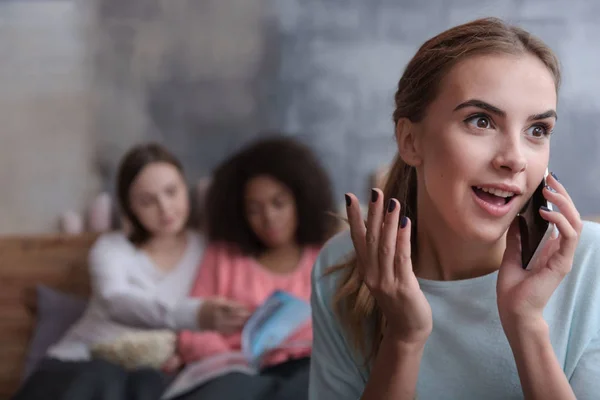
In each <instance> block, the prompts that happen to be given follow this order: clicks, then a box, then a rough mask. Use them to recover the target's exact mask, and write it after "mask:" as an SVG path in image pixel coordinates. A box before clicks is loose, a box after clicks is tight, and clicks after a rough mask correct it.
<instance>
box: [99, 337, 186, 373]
mask: <svg viewBox="0 0 600 400" xmlns="http://www.w3.org/2000/svg"><path fill="white" fill-rule="evenodd" d="M176 342H177V335H176V334H175V333H174V332H172V331H169V330H147V331H142V330H140V331H135V332H128V333H125V334H123V335H121V336H119V337H118V338H116V339H114V340H112V341H109V342H105V343H99V344H95V345H93V346H92V347H91V349H90V352H91V353H92V357H93V358H96V359H98V358H99V359H104V360H106V361H110V362H112V363H114V364H118V365H120V366H122V367H123V368H125V369H129V370H134V369H138V368H153V369H161V367H162V366H163V365H164V364H165V363H166V362H167V360H169V359H170V358H171V356H173V355H174V354H175V345H176Z"/></svg>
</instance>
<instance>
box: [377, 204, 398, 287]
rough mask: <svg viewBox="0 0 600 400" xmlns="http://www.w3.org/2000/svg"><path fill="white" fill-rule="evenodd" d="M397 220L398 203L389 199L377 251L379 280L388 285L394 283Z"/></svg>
mask: <svg viewBox="0 0 600 400" xmlns="http://www.w3.org/2000/svg"><path fill="white" fill-rule="evenodd" d="M399 218H400V203H399V202H398V200H396V199H390V200H389V201H388V204H387V209H386V211H385V218H384V223H383V227H382V228H381V237H380V239H379V250H378V256H379V275H380V279H381V280H382V281H383V282H387V283H390V284H391V283H392V282H394V281H395V272H394V256H395V254H396V237H397V234H398V219H399Z"/></svg>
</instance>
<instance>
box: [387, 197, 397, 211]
mask: <svg viewBox="0 0 600 400" xmlns="http://www.w3.org/2000/svg"><path fill="white" fill-rule="evenodd" d="M395 208H396V202H395V201H394V199H390V201H389V202H388V207H387V210H388V212H389V213H391V212H392V211H394V209H395Z"/></svg>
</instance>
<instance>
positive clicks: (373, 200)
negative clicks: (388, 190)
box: [371, 189, 379, 203]
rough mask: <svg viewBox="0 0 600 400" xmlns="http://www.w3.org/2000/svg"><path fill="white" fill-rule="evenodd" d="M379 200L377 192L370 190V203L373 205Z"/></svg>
mask: <svg viewBox="0 0 600 400" xmlns="http://www.w3.org/2000/svg"><path fill="white" fill-rule="evenodd" d="M378 198H379V192H378V191H377V190H375V189H371V202H372V203H375V202H376V201H377V199H378Z"/></svg>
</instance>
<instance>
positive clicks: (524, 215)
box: [519, 170, 554, 269]
mask: <svg viewBox="0 0 600 400" xmlns="http://www.w3.org/2000/svg"><path fill="white" fill-rule="evenodd" d="M547 176H548V170H546V173H545V174H544V179H543V180H542V182H541V183H540V185H539V186H538V187H537V189H536V190H535V192H534V193H533V196H531V198H530V199H529V201H528V202H527V203H526V204H525V206H524V207H523V209H522V210H521V212H520V213H519V232H520V233H521V262H522V265H523V268H524V269H530V268H531V266H532V265H533V264H534V262H535V259H536V258H537V257H538V256H539V253H540V252H541V251H542V249H543V247H544V244H545V243H546V241H547V240H548V239H549V238H550V237H551V236H552V232H553V231H554V224H551V223H549V222H548V221H546V220H545V219H544V218H542V216H541V215H540V208H541V207H542V206H545V207H547V208H548V209H550V210H552V204H551V203H549V202H548V201H547V200H546V198H545V197H544V187H545V186H546V177H547Z"/></svg>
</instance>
